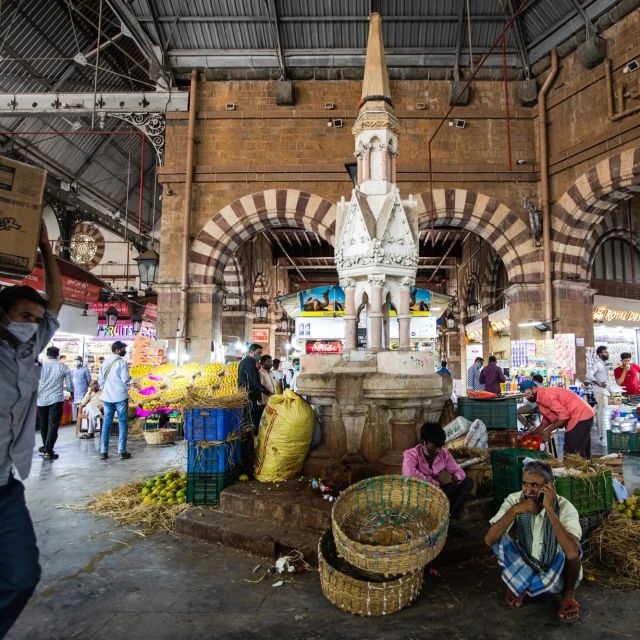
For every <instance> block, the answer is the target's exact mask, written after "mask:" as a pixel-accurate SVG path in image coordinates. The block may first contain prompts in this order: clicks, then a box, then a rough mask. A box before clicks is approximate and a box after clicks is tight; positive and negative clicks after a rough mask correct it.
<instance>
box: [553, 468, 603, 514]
mask: <svg viewBox="0 0 640 640" xmlns="http://www.w3.org/2000/svg"><path fill="white" fill-rule="evenodd" d="M555 484H556V492H557V493H558V495H559V496H562V497H563V498H566V499H567V500H568V501H569V502H570V503H571V504H572V505H573V506H574V507H575V508H576V509H577V510H578V515H580V516H585V515H588V514H590V513H596V512H598V511H607V510H610V509H611V507H612V506H613V485H612V484H611V471H605V472H603V473H601V474H600V475H597V476H593V477H591V478H576V477H573V476H567V477H564V478H556V483H555Z"/></svg>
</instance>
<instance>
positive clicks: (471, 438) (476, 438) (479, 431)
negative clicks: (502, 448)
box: [464, 420, 489, 449]
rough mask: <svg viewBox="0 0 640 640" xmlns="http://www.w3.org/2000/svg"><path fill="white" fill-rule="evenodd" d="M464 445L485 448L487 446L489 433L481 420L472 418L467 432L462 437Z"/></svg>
mask: <svg viewBox="0 0 640 640" xmlns="http://www.w3.org/2000/svg"><path fill="white" fill-rule="evenodd" d="M464 446H465V447H479V448H481V449H486V448H487V447H488V446H489V434H488V433H487V427H486V425H485V424H484V422H482V420H474V421H473V422H472V423H471V425H470V426H469V432H468V433H467V436H466V437H465V439H464Z"/></svg>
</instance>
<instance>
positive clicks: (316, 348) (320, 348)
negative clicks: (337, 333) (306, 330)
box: [306, 340, 342, 354]
mask: <svg viewBox="0 0 640 640" xmlns="http://www.w3.org/2000/svg"><path fill="white" fill-rule="evenodd" d="M306 352H307V353H316V354H328V353H342V342H340V341H339V340H334V341H326V340H316V341H315V342H307V345H306Z"/></svg>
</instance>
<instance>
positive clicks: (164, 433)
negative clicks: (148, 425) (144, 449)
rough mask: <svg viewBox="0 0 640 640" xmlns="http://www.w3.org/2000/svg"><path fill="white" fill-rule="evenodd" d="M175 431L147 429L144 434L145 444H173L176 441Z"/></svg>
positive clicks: (176, 431)
mask: <svg viewBox="0 0 640 640" xmlns="http://www.w3.org/2000/svg"><path fill="white" fill-rule="evenodd" d="M177 433H178V430H177V429H148V430H147V431H145V432H144V439H145V440H146V441H147V444H154V445H163V444H173V443H174V442H175V441H176V434H177Z"/></svg>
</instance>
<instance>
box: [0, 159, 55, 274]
mask: <svg viewBox="0 0 640 640" xmlns="http://www.w3.org/2000/svg"><path fill="white" fill-rule="evenodd" d="M46 180H47V172H46V171H45V170H44V169H40V168H38V167H32V166H31V165H28V164H24V163H22V162H17V161H16V160H10V159H9V158H4V157H1V156H0V273H2V274H4V275H8V276H10V277H15V278H22V277H24V276H25V275H29V274H30V273H31V272H32V271H33V269H34V267H35V262H36V253H37V250H38V239H39V238H40V220H41V219H42V195H43V193H44V186H45V182H46Z"/></svg>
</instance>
